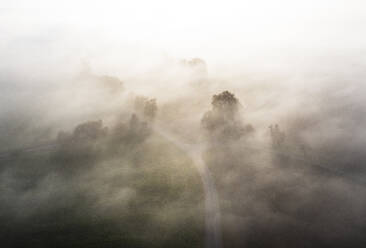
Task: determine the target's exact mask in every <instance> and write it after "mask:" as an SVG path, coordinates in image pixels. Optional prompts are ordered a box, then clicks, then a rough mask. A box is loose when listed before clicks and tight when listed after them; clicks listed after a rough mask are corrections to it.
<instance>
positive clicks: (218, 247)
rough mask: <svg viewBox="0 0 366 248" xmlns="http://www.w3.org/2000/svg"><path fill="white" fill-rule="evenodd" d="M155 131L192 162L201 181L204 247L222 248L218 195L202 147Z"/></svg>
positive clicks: (157, 130)
mask: <svg viewBox="0 0 366 248" xmlns="http://www.w3.org/2000/svg"><path fill="white" fill-rule="evenodd" d="M155 131H156V132H157V133H158V134H159V135H161V136H163V137H164V138H165V139H166V140H168V141H170V142H171V143H173V144H174V145H176V146H177V147H178V148H179V149H181V150H182V151H184V152H185V153H186V154H187V155H188V156H189V157H190V158H191V159H192V161H193V163H194V165H195V166H196V168H197V170H198V172H199V175H200V177H201V180H202V184H203V190H204V197H205V232H206V236H205V246H206V248H222V232H221V213H220V206H219V200H218V193H217V190H216V187H215V184H214V181H213V178H212V176H211V173H210V171H209V169H208V168H207V166H206V164H205V162H204V161H203V159H202V148H203V147H202V145H200V144H189V143H184V142H182V141H181V139H179V137H177V136H176V135H174V134H172V133H168V132H167V131H163V130H161V129H159V128H157V127H155Z"/></svg>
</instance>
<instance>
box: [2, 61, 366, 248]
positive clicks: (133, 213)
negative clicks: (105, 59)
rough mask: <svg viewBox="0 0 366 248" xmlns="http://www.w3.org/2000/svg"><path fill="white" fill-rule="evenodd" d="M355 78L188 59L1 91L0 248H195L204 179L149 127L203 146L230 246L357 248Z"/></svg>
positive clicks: (200, 234)
mask: <svg viewBox="0 0 366 248" xmlns="http://www.w3.org/2000/svg"><path fill="white" fill-rule="evenodd" d="M350 70H352V68H350ZM350 75H354V76H350ZM362 76H365V75H363V73H362V72H360V71H357V70H356V69H354V74H351V73H350V72H348V71H347V73H344V72H343V71H342V72H334V76H333V75H332V76H329V75H328V76H324V75H323V74H321V73H320V74H315V75H310V74H306V73H304V74H303V75H301V77H300V76H299V75H297V77H295V76H288V77H285V76H271V75H269V76H268V75H266V76H263V77H260V76H258V75H257V74H248V75H239V76H238V75H236V76H233V75H231V76H230V75H229V76H228V75H225V74H224V73H222V74H220V73H210V71H209V70H208V68H207V65H206V63H205V61H203V60H202V59H192V60H183V61H179V62H172V61H169V63H168V62H167V64H164V65H163V66H160V67H157V68H156V70H152V71H149V72H145V73H141V75H137V76H136V77H134V78H132V77H130V78H128V79H126V80H125V79H124V78H123V76H121V77H120V78H121V79H119V78H118V77H115V76H101V75H96V74H95V73H93V72H92V70H91V69H90V68H89V67H88V66H84V69H83V70H82V72H81V73H80V74H78V75H77V76H70V77H65V82H62V83H54V84H50V85H48V86H39V85H38V84H36V83H35V86H33V87H29V86H27V87H25V86H24V87H21V85H22V84H21V83H18V84H14V85H20V86H19V89H17V87H15V88H12V87H10V86H9V87H8V88H7V90H6V91H4V92H5V93H4V95H5V94H7V95H10V94H12V95H13V96H14V98H15V100H12V101H10V100H9V102H13V103H14V104H12V105H11V106H9V107H3V108H2V109H1V116H0V117H1V125H0V147H1V150H2V151H3V152H2V153H1V154H0V178H1V180H0V186H1V187H0V202H1V204H0V220H1V222H2V223H3V227H4V228H3V230H1V233H0V238H1V243H2V247H24V246H27V247H50V246H52V247H71V246H72V247H74V246H75V247H202V246H203V242H204V239H203V238H204V235H205V232H204V221H205V220H204V218H203V216H204V213H203V211H204V208H203V204H204V201H203V191H202V183H201V182H200V178H199V174H198V172H197V171H196V168H195V167H194V165H193V161H192V160H191V159H190V158H189V157H188V156H187V154H184V152H183V151H182V150H181V149H179V148H178V147H176V146H175V145H174V144H172V143H171V142H169V141H168V140H166V139H165V138H164V137H162V136H161V135H159V133H158V132H156V131H155V130H156V129H159V130H167V131H168V132H167V133H174V134H176V137H180V138H181V139H182V142H184V143H190V144H194V145H192V147H197V146H200V147H201V148H202V149H203V150H204V153H203V158H204V162H205V163H206V166H207V167H208V168H209V170H210V171H211V174H212V175H213V178H214V183H215V184H216V188H217V189H218V195H219V203H220V209H221V216H222V220H221V224H222V227H221V229H222V231H223V246H224V247H231V248H232V247H364V245H365V243H366V238H365V237H366V236H365V234H366V224H365V223H366V222H365V219H366V216H365V214H364V209H365V207H366V206H365V204H366V194H365V193H366V192H365V189H366V180H365V179H364V177H365V175H366V171H365V168H364V164H365V162H366V155H365V153H364V149H365V141H366V137H365V135H366V133H365V131H364V128H363V127H364V126H365V124H366V119H365V116H366V115H365V109H366V108H365V107H366V106H365V103H364V100H363V98H364V96H363V93H362V92H364V91H363V90H365V87H364V86H363V85H362V83H360V81H361V80H362ZM341 77H342V78H341ZM336 78H337V79H336ZM339 78H341V79H339ZM66 79H67V80H66ZM9 80H11V79H9ZM6 85H10V84H6ZM10 92H11V93H10Z"/></svg>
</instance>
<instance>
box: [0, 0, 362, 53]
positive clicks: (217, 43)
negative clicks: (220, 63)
mask: <svg viewBox="0 0 366 248" xmlns="http://www.w3.org/2000/svg"><path fill="white" fill-rule="evenodd" d="M0 7H1V10H0V30H1V32H0V46H1V47H0V49H1V50H0V51H4V50H6V49H9V48H14V47H13V46H14V43H22V41H24V40H26V41H27V43H26V44H23V46H27V47H29V48H32V46H33V45H34V44H32V42H33V43H42V42H43V44H44V43H51V42H55V41H57V42H59V44H58V45H60V46H61V47H62V46H64V47H65V48H68V49H72V48H74V49H75V48H77V47H78V46H80V45H81V44H84V48H85V53H86V54H87V53H88V52H89V51H88V47H90V48H91V50H93V49H95V50H97V49H98V48H99V49H103V47H107V48H108V47H110V46H111V45H112V46H117V45H116V44H119V46H126V47H128V46H130V48H131V47H133V48H135V49H137V50H138V47H143V49H148V50H153V51H158V52H162V53H166V54H168V55H171V56H183V57H186V56H188V57H189V56H202V57H208V58H215V57H216V58H215V59H217V58H221V57H222V56H227V57H240V56H243V55H245V54H248V53H253V49H257V50H261V51H263V50H266V49H267V50H272V49H273V48H276V49H284V48H294V49H320V50H321V49H324V48H328V49H333V48H335V49H353V50H355V49H356V50H357V49H363V48H364V46H365V45H364V44H366V43H365V42H366V37H365V32H364V31H363V30H364V26H365V25H364V24H365V23H366V4H365V2H364V1H361V0H359V1H358V0H320V1H319V0H318V1H315V0H308V1H294V0H278V1H265V0H257V1H194V0H188V1H163V0H158V1H147V0H146V1H142V0H137V1H71V0H66V1H57V2H56V1H46V0H36V1H17V0H15V1H14V0H5V1H1V3H0ZM60 42H61V44H60ZM18 45H19V44H18ZM136 47H137V48H136ZM265 52H267V51H265Z"/></svg>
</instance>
